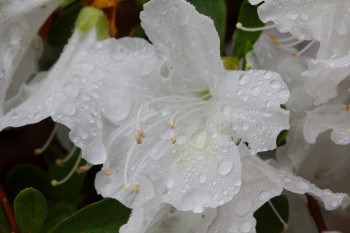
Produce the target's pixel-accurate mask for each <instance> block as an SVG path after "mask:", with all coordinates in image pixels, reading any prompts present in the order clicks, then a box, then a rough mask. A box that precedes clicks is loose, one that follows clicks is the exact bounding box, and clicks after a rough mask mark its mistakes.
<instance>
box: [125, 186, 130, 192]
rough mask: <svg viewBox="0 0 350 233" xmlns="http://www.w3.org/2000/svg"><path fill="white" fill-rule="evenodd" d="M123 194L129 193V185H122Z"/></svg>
mask: <svg viewBox="0 0 350 233" xmlns="http://www.w3.org/2000/svg"><path fill="white" fill-rule="evenodd" d="M124 192H126V193H128V192H130V185H129V184H125V185H124Z"/></svg>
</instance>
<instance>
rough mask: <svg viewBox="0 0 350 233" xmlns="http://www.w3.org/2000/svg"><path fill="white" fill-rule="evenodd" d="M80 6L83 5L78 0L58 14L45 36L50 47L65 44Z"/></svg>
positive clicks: (71, 31) (61, 46)
mask: <svg viewBox="0 0 350 233" xmlns="http://www.w3.org/2000/svg"><path fill="white" fill-rule="evenodd" d="M82 8H83V5H82V4H81V2H80V1H78V2H77V3H74V4H72V5H71V6H69V7H67V8H66V9H64V11H63V13H62V14H61V15H60V16H58V18H57V19H56V21H55V22H54V23H53V24H52V27H51V28H50V31H49V33H48V36H47V41H48V43H49V44H50V45H51V46H52V47H54V48H59V49H62V48H63V47H64V46H65V45H66V44H67V42H68V39H69V38H70V37H71V35H72V33H73V30H74V24H75V21H76V19H77V17H78V15H79V12H80V10H81V9H82Z"/></svg>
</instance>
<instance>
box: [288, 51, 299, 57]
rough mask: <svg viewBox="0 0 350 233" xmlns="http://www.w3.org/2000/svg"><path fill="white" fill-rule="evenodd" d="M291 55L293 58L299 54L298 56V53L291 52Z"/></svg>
mask: <svg viewBox="0 0 350 233" xmlns="http://www.w3.org/2000/svg"><path fill="white" fill-rule="evenodd" d="M290 55H291V56H292V57H296V56H297V55H298V54H297V53H296V52H291V53H290Z"/></svg>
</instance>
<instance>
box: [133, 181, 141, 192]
mask: <svg viewBox="0 0 350 233" xmlns="http://www.w3.org/2000/svg"><path fill="white" fill-rule="evenodd" d="M139 191H140V184H139V183H138V182H135V183H134V192H135V193H138V192H139Z"/></svg>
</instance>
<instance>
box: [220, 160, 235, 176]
mask: <svg viewBox="0 0 350 233" xmlns="http://www.w3.org/2000/svg"><path fill="white" fill-rule="evenodd" d="M232 168H233V161H232V159H228V158H226V159H222V160H221V161H220V162H219V164H218V172H219V174H220V175H222V176H226V175H227V174H228V173H230V171H231V170H232Z"/></svg>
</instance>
